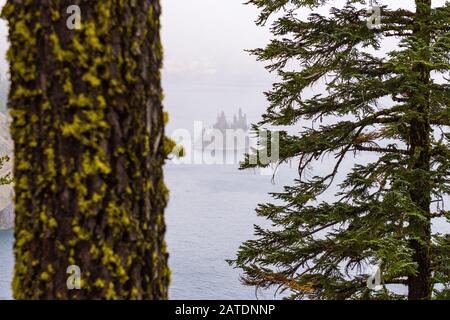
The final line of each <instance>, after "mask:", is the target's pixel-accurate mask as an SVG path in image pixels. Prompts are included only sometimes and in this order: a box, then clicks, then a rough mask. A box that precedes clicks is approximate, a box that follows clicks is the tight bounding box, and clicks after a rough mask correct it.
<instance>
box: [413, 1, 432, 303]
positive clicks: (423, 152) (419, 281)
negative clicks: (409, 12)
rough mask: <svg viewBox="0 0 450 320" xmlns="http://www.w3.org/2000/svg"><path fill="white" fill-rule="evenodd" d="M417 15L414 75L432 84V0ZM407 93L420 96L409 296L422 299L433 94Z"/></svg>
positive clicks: (427, 284) (427, 280) (427, 285)
mask: <svg viewBox="0 0 450 320" xmlns="http://www.w3.org/2000/svg"><path fill="white" fill-rule="evenodd" d="M416 8H417V9H416V10H417V17H416V21H415V28H414V35H415V36H416V37H417V38H419V39H420V40H421V41H423V44H425V46H424V48H423V49H422V52H421V57H420V58H421V62H420V63H417V65H416V66H415V68H414V70H413V71H414V75H415V76H416V77H417V78H418V79H419V82H420V83H422V84H423V86H424V87H425V88H428V87H429V83H430V79H431V77H430V70H429V68H428V67H427V64H426V63H427V62H428V63H429V61H430V53H429V48H430V43H431V30H430V18H431V0H416ZM408 94H411V95H414V96H417V97H418V98H417V99H416V100H417V104H416V107H415V111H416V113H415V114H416V117H414V118H412V119H411V121H410V138H409V139H410V144H411V147H410V159H411V161H410V165H409V170H410V171H411V179H410V184H411V189H410V195H411V199H412V200H413V202H414V203H415V204H416V206H417V208H418V209H419V210H420V211H421V212H420V213H421V216H422V217H412V218H411V219H410V227H411V229H412V230H417V231H418V234H419V235H420V236H419V237H415V238H413V239H411V247H412V248H413V249H414V251H415V253H414V261H415V262H416V263H417V265H418V272H417V273H416V274H414V275H410V276H409V277H408V299H410V300H421V299H430V298H431V288H432V286H431V263H430V260H431V259H430V248H431V210H430V205H431V190H432V187H431V181H430V176H429V175H430V170H431V166H430V164H431V147H432V146H431V138H430V137H431V125H430V105H429V104H430V94H429V92H423V91H422V90H419V88H417V90H416V91H415V92H410V93H408Z"/></svg>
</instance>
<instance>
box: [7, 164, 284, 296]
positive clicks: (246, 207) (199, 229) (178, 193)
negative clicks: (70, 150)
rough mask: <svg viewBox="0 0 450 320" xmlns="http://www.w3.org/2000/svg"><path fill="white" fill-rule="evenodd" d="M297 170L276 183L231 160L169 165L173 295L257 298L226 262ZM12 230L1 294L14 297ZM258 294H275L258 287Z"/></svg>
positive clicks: (253, 290) (169, 224)
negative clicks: (260, 207) (261, 206)
mask: <svg viewBox="0 0 450 320" xmlns="http://www.w3.org/2000/svg"><path fill="white" fill-rule="evenodd" d="M292 174H293V172H291V171H290V170H289V169H285V170H282V171H281V172H280V174H279V175H278V176H277V179H276V184H275V185H274V184H272V183H271V177H270V176H263V175H260V174H259V172H254V171H252V170H250V171H239V170H237V167H236V166H233V165H210V166H208V165H173V164H172V165H168V166H167V167H166V183H167V185H168V187H169V189H170V192H171V200H170V204H169V206H168V208H167V211H166V216H167V241H168V247H169V251H170V267H171V269H172V273H173V278H172V286H171V290H170V297H171V298H172V299H255V297H256V296H255V289H254V288H249V287H245V286H243V285H241V283H240V282H239V275H240V271H239V270H234V269H232V268H230V267H229V266H228V264H227V263H226V262H225V259H228V258H233V257H234V256H235V254H236V251H237V249H238V247H239V245H240V244H241V243H242V241H245V240H247V239H249V238H251V237H252V235H253V225H254V224H255V223H262V224H264V223H265V221H264V220H262V219H260V218H258V217H256V214H255V212H254V208H255V206H256V205H257V204H258V203H260V202H264V201H266V200H268V199H269V196H268V195H267V192H269V191H275V190H280V189H281V187H282V186H283V185H284V184H288V183H289V182H290V180H291V178H290V177H291V176H292ZM12 243H13V233H12V232H11V231H0V299H10V298H11V290H10V283H11V275H12V268H13V255H12ZM258 298H259V299H265V298H273V294H272V293H270V292H258Z"/></svg>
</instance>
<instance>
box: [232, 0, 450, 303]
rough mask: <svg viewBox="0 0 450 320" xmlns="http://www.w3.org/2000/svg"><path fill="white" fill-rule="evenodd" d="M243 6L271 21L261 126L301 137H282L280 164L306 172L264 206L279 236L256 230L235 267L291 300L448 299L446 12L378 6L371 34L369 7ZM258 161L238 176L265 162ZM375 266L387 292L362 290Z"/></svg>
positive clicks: (278, 2) (306, 0) (449, 14)
mask: <svg viewBox="0 0 450 320" xmlns="http://www.w3.org/2000/svg"><path fill="white" fill-rule="evenodd" d="M249 3H250V4H253V5H256V6H257V7H258V8H259V9H260V10H261V15H260V17H259V20H258V21H257V23H258V24H259V25H263V24H265V23H266V22H267V21H268V20H269V19H271V18H272V17H275V16H276V18H275V19H274V20H273V26H272V29H271V30H272V33H273V35H274V39H273V40H272V41H271V42H270V43H269V44H268V45H267V46H266V47H265V48H263V49H257V50H254V51H253V53H254V54H255V55H256V56H257V57H258V59H259V60H261V61H266V62H268V69H269V70H271V71H276V72H277V73H278V76H279V79H280V80H279V82H278V83H276V84H274V86H273V89H272V90H271V91H270V92H268V93H267V98H268V101H269V107H268V109H267V112H266V113H265V114H264V115H263V118H262V120H261V122H260V123H259V124H258V128H261V129H264V128H266V129H267V126H268V125H271V126H291V127H292V130H291V129H290V131H289V132H291V131H293V130H296V131H297V132H298V131H299V133H298V134H291V133H288V132H287V130H286V131H281V134H280V143H279V147H280V159H279V163H278V164H280V163H283V162H288V161H298V163H299V166H298V172H299V176H298V179H297V180H296V181H295V183H294V185H292V186H286V187H285V188H284V191H283V192H279V193H273V194H272V196H273V197H274V199H275V200H274V202H273V203H267V204H261V205H259V207H258V208H257V213H258V215H260V216H262V217H265V218H267V219H268V220H269V221H270V222H271V223H272V226H273V228H262V227H260V226H257V227H256V234H255V236H256V238H255V239H253V240H249V241H247V242H245V243H244V244H243V245H242V246H241V248H240V250H239V252H238V256H237V258H236V259H235V260H233V261H230V263H231V264H232V265H234V266H235V267H238V268H242V269H243V272H244V274H243V282H244V283H245V284H247V285H251V286H257V287H259V288H269V287H277V288H278V289H279V290H281V291H284V292H285V293H286V292H289V293H290V295H289V297H290V298H292V299H302V298H309V299H405V298H407V299H412V300H417V299H430V298H440V299H443V298H450V236H449V234H448V230H449V228H450V225H449V219H450V212H449V209H448V203H446V201H445V200H447V201H448V200H449V197H448V196H449V191H450V186H449V178H450V177H449V175H450V171H449V169H450V167H449V165H450V145H449V140H450V132H449V126H450V108H449V103H450V86H449V82H448V81H449V70H450V61H449V57H450V54H449V53H450V3H449V2H446V3H445V4H442V3H441V5H440V6H438V7H432V4H431V0H415V1H413V0H411V1H401V3H400V5H404V4H409V7H410V8H414V9H408V8H406V7H405V6H403V8H400V9H392V8H389V6H388V5H389V2H388V1H378V2H377V1H374V4H378V5H379V6H380V8H381V24H380V25H379V26H377V27H376V28H371V27H370V24H368V23H367V19H368V17H369V16H370V13H368V12H367V7H368V5H369V3H368V1H346V2H345V4H344V5H342V6H340V7H338V6H337V5H336V4H335V2H333V1H318V0H295V1H294V0H250V1H249ZM396 4H397V3H396ZM323 5H331V9H330V10H329V14H327V15H325V14H319V13H317V11H316V10H317V9H319V8H320V7H321V6H323ZM308 9H312V10H311V13H310V14H308V18H307V19H303V18H301V17H300V15H301V14H303V13H305V12H307V10H308ZM394 43H395V44H394ZM320 86H323V87H324V89H323V90H322V89H321V87H320ZM308 90H309V91H308ZM311 91H313V94H311ZM260 145H261V147H262V148H264V147H267V146H268V141H261V142H260ZM254 157H255V155H247V157H246V160H245V161H244V163H243V164H242V166H241V167H242V169H246V168H252V167H258V166H266V165H267V164H264V163H257V164H253V162H252V161H251V160H252V159H253V158H254ZM320 161H326V162H327V163H328V164H331V169H330V171H329V172H318V171H314V167H316V168H317V165H318V163H319V162H320ZM349 162H352V163H353V164H352V165H351V169H348V170H346V169H345V166H344V164H346V163H349ZM325 198H326V199H325ZM446 205H447V206H446ZM434 226H440V227H439V228H436V230H437V229H438V230H440V232H441V233H439V232H437V231H436V230H435V228H433V227H434ZM442 230H447V233H442V232H443V231H442ZM376 265H379V266H380V270H381V273H382V278H381V286H382V288H381V290H373V289H371V288H373V287H371V286H368V285H367V279H368V277H369V276H370V275H371V274H370V273H369V272H368V271H366V270H369V267H370V266H376ZM375 289H377V288H375Z"/></svg>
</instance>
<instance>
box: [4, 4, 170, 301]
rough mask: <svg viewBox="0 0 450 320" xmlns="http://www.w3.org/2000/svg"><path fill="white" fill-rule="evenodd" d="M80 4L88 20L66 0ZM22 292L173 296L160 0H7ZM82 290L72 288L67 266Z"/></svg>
mask: <svg viewBox="0 0 450 320" xmlns="http://www.w3.org/2000/svg"><path fill="white" fill-rule="evenodd" d="M74 4H75V5H79V7H80V9H81V18H82V20H81V29H75V30H70V29H69V28H68V27H67V25H66V21H67V19H68V18H69V16H70V15H69V14H67V13H66V12H67V8H68V7H69V6H71V5H74ZM2 15H3V17H4V18H5V19H6V20H7V21H8V22H9V41H10V45H11V47H10V49H9V52H8V58H9V61H10V73H11V91H10V95H9V108H10V112H11V115H12V118H13V121H12V126H11V132H12V136H13V140H14V142H15V160H14V161H15V164H14V173H15V179H16V183H15V193H16V199H15V203H16V212H15V213H16V221H15V225H16V229H15V237H16V242H15V257H16V265H15V273H14V280H13V292H14V297H15V298H16V299H23V298H26V299H37V298H41V299H66V298H68V299H89V298H100V299H102V298H106V299H165V298H167V287H168V282H169V270H168V267H167V257H168V255H167V253H166V249H165V243H164V233H165V223H164V216H163V211H164V208H165V205H166V197H167V191H166V189H165V186H164V183H163V174H162V165H163V162H164V159H165V154H164V152H163V143H164V120H163V119H164V116H163V110H162V103H161V100H162V90H161V84H160V67H161V61H162V48H161V44H160V35H159V29H160V25H159V17H160V4H159V1H158V0H136V1H110V0H103V1H80V0H69V1H67V0H58V1H55V0H49V1H39V0H31V1H21V0H9V1H8V2H7V4H6V5H5V7H4V8H3V12H2ZM71 265H77V266H79V268H80V270H81V289H80V290H76V289H75V290H68V287H67V283H66V282H67V279H68V277H69V274H67V273H66V270H67V268H68V266H71Z"/></svg>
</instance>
